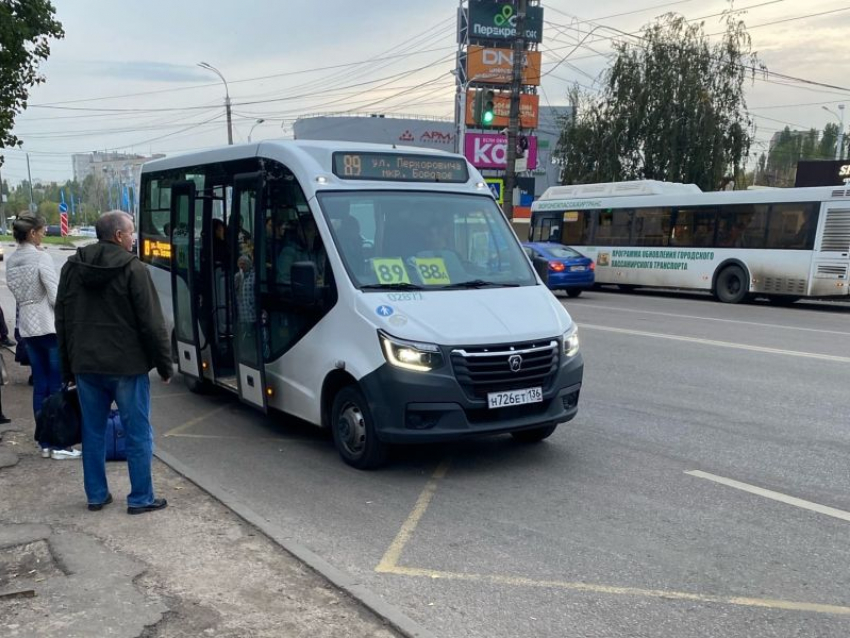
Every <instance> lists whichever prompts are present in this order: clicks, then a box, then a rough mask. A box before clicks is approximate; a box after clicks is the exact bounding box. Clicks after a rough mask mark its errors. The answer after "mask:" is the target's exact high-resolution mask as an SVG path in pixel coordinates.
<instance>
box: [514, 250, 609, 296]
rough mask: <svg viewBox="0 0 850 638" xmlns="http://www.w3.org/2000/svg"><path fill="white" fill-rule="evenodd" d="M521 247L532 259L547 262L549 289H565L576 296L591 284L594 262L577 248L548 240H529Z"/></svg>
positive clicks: (593, 276) (570, 294)
mask: <svg viewBox="0 0 850 638" xmlns="http://www.w3.org/2000/svg"><path fill="white" fill-rule="evenodd" d="M523 247H524V248H525V250H526V252H527V253H528V256H529V257H530V258H531V259H532V261H534V260H540V259H545V260H546V261H548V262H549V269H548V275H549V290H553V291H554V290H565V291H566V292H567V294H568V295H569V296H570V297H578V296H579V295H580V294H581V293H582V291H583V290H587V289H588V288H591V287H592V286H593V282H594V281H595V274H594V271H595V269H596V264H594V263H593V260H592V259H590V258H589V257H585V256H584V255H582V254H581V253H580V252H578V251H577V250H573V249H572V248H569V247H568V246H564V245H562V244H555V243H549V242H529V243H525V244H523Z"/></svg>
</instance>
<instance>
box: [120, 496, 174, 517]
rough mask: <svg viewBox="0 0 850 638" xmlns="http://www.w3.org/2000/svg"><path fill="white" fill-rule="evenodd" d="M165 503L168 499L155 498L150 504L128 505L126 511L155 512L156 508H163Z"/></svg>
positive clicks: (130, 512) (129, 512)
mask: <svg viewBox="0 0 850 638" xmlns="http://www.w3.org/2000/svg"><path fill="white" fill-rule="evenodd" d="M167 505H168V501H166V500H165V499H164V498H155V499H154V500H153V503H151V504H150V505H142V506H140V507H132V506H131V507H128V508H127V513H128V514H144V513H145V512H155V511H156V510H161V509H165V507H166V506H167Z"/></svg>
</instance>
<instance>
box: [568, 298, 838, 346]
mask: <svg viewBox="0 0 850 638" xmlns="http://www.w3.org/2000/svg"><path fill="white" fill-rule="evenodd" d="M582 308H598V309H600V310H616V311H617V312H633V313H637V314H641V315H659V316H661V317H676V318H678V319H697V320H699V321H719V322H721V323H739V324H742V325H745V326H759V327H760V328H781V329H783V330H800V331H803V332H818V333H820V334H827V335H840V336H843V337H850V332H841V331H840V330H823V329H821V328H802V327H798V326H783V325H781V324H778V323H761V322H758V321H744V320H742V319H721V318H720V317H700V316H698V315H679V314H673V313H670V312H658V311H656V310H638V309H636V308H618V307H615V306H603V305H600V304H592V303H585V302H583V301H582V302H580V305H572V304H571V305H570V306H569V307H568V309H569V310H570V312H572V311H574V310H581V309H582Z"/></svg>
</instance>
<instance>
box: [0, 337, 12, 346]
mask: <svg viewBox="0 0 850 638" xmlns="http://www.w3.org/2000/svg"><path fill="white" fill-rule="evenodd" d="M13 345H15V342H14V341H12V340H11V339H9V337H3V338H2V339H0V346H6V347H7V348H11V347H12V346H13Z"/></svg>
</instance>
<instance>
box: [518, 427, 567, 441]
mask: <svg viewBox="0 0 850 638" xmlns="http://www.w3.org/2000/svg"><path fill="white" fill-rule="evenodd" d="M557 427H558V424H557V423H556V424H554V425H545V426H543V427H542V428H531V429H530V430H518V431H516V432H511V436H512V437H514V439H516V440H517V441H519V442H520V443H537V442H539V441H542V440H543V439H548V438H549V437H550V436H552V433H553V432H554V431H555V428H557Z"/></svg>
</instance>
